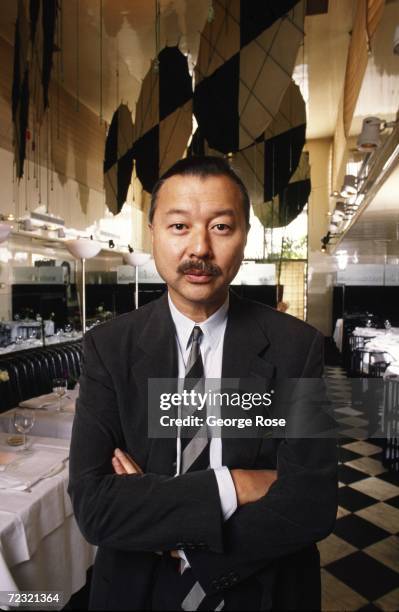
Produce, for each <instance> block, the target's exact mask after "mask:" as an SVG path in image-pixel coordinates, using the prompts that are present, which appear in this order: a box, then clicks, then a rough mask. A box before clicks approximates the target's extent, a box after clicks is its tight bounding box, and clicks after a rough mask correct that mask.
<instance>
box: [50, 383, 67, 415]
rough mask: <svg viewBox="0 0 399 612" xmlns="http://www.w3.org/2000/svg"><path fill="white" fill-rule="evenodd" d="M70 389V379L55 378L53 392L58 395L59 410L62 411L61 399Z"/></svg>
mask: <svg viewBox="0 0 399 612" xmlns="http://www.w3.org/2000/svg"><path fill="white" fill-rule="evenodd" d="M67 389H68V381H67V379H66V378H54V380H53V393H55V394H56V395H57V396H58V408H57V412H62V405H61V401H62V398H63V396H64V395H65V393H66V392H67Z"/></svg>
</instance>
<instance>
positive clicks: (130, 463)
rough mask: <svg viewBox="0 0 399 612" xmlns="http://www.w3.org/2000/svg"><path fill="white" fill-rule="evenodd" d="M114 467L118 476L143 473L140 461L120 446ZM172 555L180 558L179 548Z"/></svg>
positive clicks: (115, 452) (172, 551)
mask: <svg viewBox="0 0 399 612" xmlns="http://www.w3.org/2000/svg"><path fill="white" fill-rule="evenodd" d="M112 467H113V468H114V471H115V473H116V474H118V476H122V475H123V474H143V470H142V469H141V467H140V466H139V465H138V463H136V462H135V460H134V459H133V458H132V457H131V456H130V455H128V454H127V453H124V452H122V451H121V450H120V449H119V448H116V449H115V451H114V456H113V457H112ZM170 556H171V557H173V558H174V559H180V557H179V553H178V551H177V550H171V551H170Z"/></svg>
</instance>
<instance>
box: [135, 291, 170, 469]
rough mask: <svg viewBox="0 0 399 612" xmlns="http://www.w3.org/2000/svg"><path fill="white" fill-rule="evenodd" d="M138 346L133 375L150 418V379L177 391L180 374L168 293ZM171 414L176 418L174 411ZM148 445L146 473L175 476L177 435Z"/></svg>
mask: <svg viewBox="0 0 399 612" xmlns="http://www.w3.org/2000/svg"><path fill="white" fill-rule="evenodd" d="M137 346H138V349H139V350H138V353H137V355H136V357H135V359H134V362H133V364H132V372H133V377H134V379H135V383H136V388H137V389H141V395H140V404H141V409H142V411H144V413H145V415H147V411H148V384H151V380H150V379H154V378H163V379H170V380H171V384H172V385H173V391H174V390H175V384H174V383H173V382H172V381H174V380H177V374H178V361H177V348H176V338H175V327H174V323H173V320H172V317H171V314H170V309H169V304H168V294H167V292H165V293H164V295H163V296H162V297H161V298H160V299H159V300H157V302H156V303H154V309H153V311H152V312H151V314H150V316H149V317H148V320H147V323H146V325H145V326H144V328H143V330H142V332H141V334H140V337H139V339H138V342H137ZM148 381H149V382H148ZM171 390H172V389H171ZM158 414H159V413H158ZM168 414H170V416H172V417H173V416H175V415H174V414H173V412H172V410H170V411H169V413H168ZM146 418H147V416H146ZM147 431H148V430H147ZM168 432H169V434H170V435H171V436H173V435H174V434H176V431H175V428H173V429H172V428H170V429H169V428H168ZM149 445H150V448H149V453H148V459H147V471H154V472H155V473H161V474H168V473H169V474H171V475H172V474H174V462H175V459H176V435H174V437H169V438H150V439H149Z"/></svg>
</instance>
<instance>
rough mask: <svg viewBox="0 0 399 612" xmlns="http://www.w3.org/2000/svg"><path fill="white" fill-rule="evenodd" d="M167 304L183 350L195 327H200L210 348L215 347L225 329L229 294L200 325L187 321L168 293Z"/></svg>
mask: <svg viewBox="0 0 399 612" xmlns="http://www.w3.org/2000/svg"><path fill="white" fill-rule="evenodd" d="M168 302H169V308H170V313H171V316H172V319H173V322H174V324H175V327H176V334H177V338H178V340H179V344H180V346H181V347H182V348H183V350H186V349H187V346H188V342H189V340H190V336H191V334H192V331H193V329H194V326H195V325H198V326H199V327H201V329H202V332H203V334H204V338H205V339H206V340H207V341H208V343H209V345H210V346H213V347H216V346H217V344H218V342H219V340H220V337H221V335H222V333H223V331H224V329H225V327H226V322H227V312H228V310H229V294H227V298H226V300H225V302H224V303H223V304H222V305H221V306H220V308H218V310H216V312H214V313H213V314H212V315H211V316H210V317H208V319H206V320H205V321H202V322H201V323H195V322H194V321H193V320H192V319H189V318H188V317H186V315H184V314H183V313H182V312H180V310H178V309H177V308H176V306H175V305H174V303H173V302H172V300H171V297H170V295H169V293H168Z"/></svg>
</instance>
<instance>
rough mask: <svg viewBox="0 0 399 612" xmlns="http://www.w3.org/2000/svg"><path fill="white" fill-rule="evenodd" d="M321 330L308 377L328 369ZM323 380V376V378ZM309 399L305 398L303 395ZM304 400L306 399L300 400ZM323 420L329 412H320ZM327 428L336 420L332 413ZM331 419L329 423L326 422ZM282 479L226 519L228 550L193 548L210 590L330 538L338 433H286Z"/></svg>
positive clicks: (193, 561) (191, 557) (195, 566)
mask: <svg viewBox="0 0 399 612" xmlns="http://www.w3.org/2000/svg"><path fill="white" fill-rule="evenodd" d="M322 342H323V338H322V336H321V334H318V333H317V334H316V336H315V338H314V340H313V342H312V345H311V348H310V350H309V353H308V357H307V360H306V363H305V365H304V368H303V372H302V377H305V378H314V377H321V375H322V361H323V359H322V355H323V351H322ZM319 382H320V383H321V384H323V383H322V381H321V380H320V378H319ZM302 399H303V398H302ZM299 403H300V404H302V406H303V405H304V404H303V401H302V402H299ZM315 417H317V418H318V419H319V420H320V424H319V426H322V425H323V424H322V421H323V420H324V419H323V418H321V419H320V414H317V415H315ZM326 417H327V418H326V421H327V429H328V428H329V427H331V420H330V421H329V420H328V416H327V415H326ZM324 424H325V423H324ZM277 472H278V479H277V480H276V482H275V483H274V484H273V485H272V487H271V488H270V490H269V492H268V493H267V495H265V496H264V497H263V498H262V499H260V500H259V501H257V502H255V503H250V504H246V505H244V506H241V507H240V508H238V510H237V511H236V512H235V514H234V515H233V516H232V517H231V518H230V519H229V520H228V521H227V522H226V523H225V525H224V551H223V553H221V554H210V553H209V552H205V551H204V552H203V551H198V552H197V551H187V552H186V554H187V558H188V561H189V563H190V565H191V567H192V570H193V572H194V573H195V575H196V578H197V580H198V581H199V582H200V584H201V586H202V588H203V589H204V591H205V592H206V593H207V595H211V594H214V593H216V592H218V591H221V590H223V589H226V588H229V587H231V586H233V585H234V584H236V583H238V582H241V581H242V580H245V579H246V578H247V577H248V576H250V575H251V574H254V573H256V572H257V571H259V570H261V569H262V568H265V567H267V565H268V564H269V563H271V562H273V561H274V560H276V559H278V558H280V557H283V556H285V555H289V554H291V553H295V552H296V551H299V550H301V549H303V548H306V547H307V546H309V545H311V544H313V543H315V542H317V541H318V540H321V539H323V538H325V537H326V536H327V535H328V534H329V533H330V532H331V531H332V530H333V528H334V524H335V519H336V511H337V448H336V440H335V437H333V436H332V435H331V433H328V435H327V437H324V438H321V439H320V438H319V437H318V436H314V437H309V438H305V437H302V438H294V437H292V438H285V439H284V440H283V441H281V442H280V444H279V447H278V452H277Z"/></svg>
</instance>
